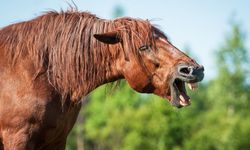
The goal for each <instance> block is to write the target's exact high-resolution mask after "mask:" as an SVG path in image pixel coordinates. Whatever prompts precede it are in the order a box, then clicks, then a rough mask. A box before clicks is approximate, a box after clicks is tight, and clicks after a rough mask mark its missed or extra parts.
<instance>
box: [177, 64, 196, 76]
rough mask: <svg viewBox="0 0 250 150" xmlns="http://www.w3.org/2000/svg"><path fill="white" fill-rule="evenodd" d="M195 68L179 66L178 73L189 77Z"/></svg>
mask: <svg viewBox="0 0 250 150" xmlns="http://www.w3.org/2000/svg"><path fill="white" fill-rule="evenodd" d="M193 70H194V68H193V67H192V66H183V65H182V66H179V67H178V72H179V74H181V75H183V76H189V75H191V74H192V73H193Z"/></svg>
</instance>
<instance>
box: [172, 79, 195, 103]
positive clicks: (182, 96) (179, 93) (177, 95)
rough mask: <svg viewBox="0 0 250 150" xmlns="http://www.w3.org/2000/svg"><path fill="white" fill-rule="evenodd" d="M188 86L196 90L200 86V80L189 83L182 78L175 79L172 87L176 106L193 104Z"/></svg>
mask: <svg viewBox="0 0 250 150" xmlns="http://www.w3.org/2000/svg"><path fill="white" fill-rule="evenodd" d="M186 86H187V87H188V88H189V89H190V90H192V91H194V90H196V89H197V88H198V82H195V83H188V82H185V81H182V80H181V79H178V78H176V79H174V81H173V82H172V85H171V86H170V87H171V103H172V104H173V105H174V106H176V107H179V108H180V107H184V106H188V105H190V104H191V99H190V97H189V96H188V95H187V91H186Z"/></svg>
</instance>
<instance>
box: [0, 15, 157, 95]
mask: <svg viewBox="0 0 250 150" xmlns="http://www.w3.org/2000/svg"><path fill="white" fill-rule="evenodd" d="M153 29H154V30H155V29H156V28H155V27H153V26H152V25H151V24H150V22H149V21H147V20H146V21H144V20H141V19H132V18H119V19H115V20H104V19H100V18H98V17H96V16H95V15H93V14H90V13H86V12H78V11H66V12H60V13H58V12H47V13H46V14H44V15H42V16H40V17H37V18H35V19H33V20H31V21H26V22H21V23H17V24H13V25H10V26H7V27H5V28H3V29H1V30H0V35H1V36H0V44H2V43H4V44H2V45H4V46H5V49H7V51H6V57H8V58H9V60H10V62H11V63H12V65H14V64H15V63H18V59H19V58H22V57H29V58H30V59H32V61H33V63H34V65H35V68H36V70H37V73H36V74H35V76H37V75H38V74H39V73H41V70H42V68H46V69H45V70H46V73H47V75H48V79H49V81H50V83H51V85H53V86H54V87H55V88H56V89H57V90H58V91H59V92H60V93H61V94H62V95H63V96H66V95H69V94H70V95H74V97H75V98H76V99H79V98H80V97H81V96H83V95H85V94H87V93H86V91H88V90H89V89H93V88H94V87H95V86H96V83H98V82H101V81H103V80H104V79H105V78H106V76H107V75H109V72H110V71H111V68H110V66H111V65H112V63H113V61H114V60H115V59H116V58H117V56H118V55H119V54H120V53H121V52H122V53H124V55H125V57H126V58H125V59H128V60H129V58H128V53H133V54H134V56H135V57H136V58H137V60H138V63H140V55H139V52H138V47H139V46H141V45H143V44H151V45H153V44H154V38H153V35H152V31H153ZM111 31H119V34H120V37H121V38H122V41H123V42H121V43H119V44H113V45H108V44H104V43H101V42H99V41H97V40H96V39H95V38H94V37H93V35H94V34H97V33H105V32H111ZM0 46H1V45H0ZM103 66H106V67H108V68H103ZM84 84H85V86H83V85H84ZM86 84H88V85H87V86H86ZM83 87H88V88H89V89H86V88H85V89H84V88H83Z"/></svg>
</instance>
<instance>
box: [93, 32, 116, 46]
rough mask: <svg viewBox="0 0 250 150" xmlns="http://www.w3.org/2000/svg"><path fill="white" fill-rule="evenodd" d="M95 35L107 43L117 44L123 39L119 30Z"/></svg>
mask: <svg viewBox="0 0 250 150" xmlns="http://www.w3.org/2000/svg"><path fill="white" fill-rule="evenodd" d="M94 37H95V38H96V39H97V40H99V41H101V42H103V43H106V44H116V43H119V42H120V41H121V38H120V36H119V34H118V32H116V31H113V32H107V33H102V34H94Z"/></svg>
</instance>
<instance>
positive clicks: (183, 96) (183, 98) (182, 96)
mask: <svg viewBox="0 0 250 150" xmlns="http://www.w3.org/2000/svg"><path fill="white" fill-rule="evenodd" d="M179 98H180V104H181V105H182V106H187V105H189V104H190V98H189V96H187V94H186V93H184V92H181V93H180V95H179Z"/></svg>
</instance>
